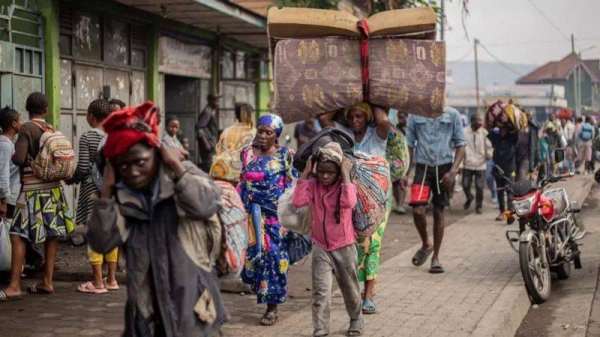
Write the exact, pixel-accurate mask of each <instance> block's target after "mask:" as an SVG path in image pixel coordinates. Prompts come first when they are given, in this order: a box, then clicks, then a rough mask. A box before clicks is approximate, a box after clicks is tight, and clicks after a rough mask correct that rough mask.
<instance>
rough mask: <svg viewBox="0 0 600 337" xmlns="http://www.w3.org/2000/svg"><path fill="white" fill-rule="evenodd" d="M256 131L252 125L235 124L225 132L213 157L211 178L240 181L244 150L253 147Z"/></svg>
mask: <svg viewBox="0 0 600 337" xmlns="http://www.w3.org/2000/svg"><path fill="white" fill-rule="evenodd" d="M255 134H256V129H255V128H253V127H252V126H251V125H248V124H243V123H235V124H234V125H232V126H230V127H228V128H227V129H225V130H224V131H223V133H222V134H221V137H220V138H219V142H218V143H217V147H216V148H215V155H214V156H213V164H212V166H211V167H210V176H211V177H212V178H214V179H219V180H225V181H229V182H233V183H238V182H239V181H240V173H241V170H242V162H241V160H240V154H241V152H242V150H243V149H244V148H246V147H248V146H250V145H252V140H253V139H254V136H255Z"/></svg>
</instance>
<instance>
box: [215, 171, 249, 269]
mask: <svg viewBox="0 0 600 337" xmlns="http://www.w3.org/2000/svg"><path fill="white" fill-rule="evenodd" d="M215 185H217V186H219V187H220V188H221V202H222V205H223V207H222V208H221V210H220V211H219V212H218V215H219V220H221V226H223V250H222V252H221V255H220V256H219V260H218V261H217V268H218V269H219V273H220V274H221V275H233V276H237V277H239V276H240V274H241V272H242V269H243V266H244V260H245V259H246V247H248V217H247V215H246V210H245V207H244V204H243V203H242V199H241V198H240V195H239V194H238V193H237V191H236V189H235V188H234V187H233V185H231V184H230V183H228V182H224V181H215Z"/></svg>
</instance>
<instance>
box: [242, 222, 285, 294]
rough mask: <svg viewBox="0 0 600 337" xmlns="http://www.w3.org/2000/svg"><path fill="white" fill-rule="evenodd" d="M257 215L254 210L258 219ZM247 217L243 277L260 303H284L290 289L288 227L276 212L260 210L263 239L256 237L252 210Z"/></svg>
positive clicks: (261, 236)
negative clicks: (248, 237)
mask: <svg viewBox="0 0 600 337" xmlns="http://www.w3.org/2000/svg"><path fill="white" fill-rule="evenodd" d="M257 216H258V215H257V214H255V216H254V218H255V219H257ZM248 218H249V220H250V221H249V229H248V234H249V236H250V240H249V241H250V245H249V247H248V250H247V253H246V261H245V266H244V270H243V271H242V281H243V282H244V283H246V284H249V285H250V286H251V287H252V291H254V292H255V293H256V299H257V302H258V303H266V304H280V303H284V302H285V301H286V298H287V293H288V283H287V272H288V264H289V252H288V249H287V245H286V243H285V236H286V234H287V229H286V228H285V227H283V226H282V225H281V223H280V222H279V220H278V219H277V217H276V216H265V215H264V214H261V215H260V217H259V218H260V219H261V220H260V224H259V225H260V233H261V234H260V240H256V235H255V234H254V233H255V231H254V230H253V228H254V226H253V223H254V221H252V220H251V219H252V218H253V217H252V214H250V215H249V216H248ZM257 241H258V242H257ZM258 244H260V249H258V246H257V245H258Z"/></svg>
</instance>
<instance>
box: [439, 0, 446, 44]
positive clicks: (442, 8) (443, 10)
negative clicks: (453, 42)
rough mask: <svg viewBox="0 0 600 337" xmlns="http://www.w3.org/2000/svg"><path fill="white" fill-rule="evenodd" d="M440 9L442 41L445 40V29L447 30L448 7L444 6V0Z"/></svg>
mask: <svg viewBox="0 0 600 337" xmlns="http://www.w3.org/2000/svg"><path fill="white" fill-rule="evenodd" d="M440 5H441V6H440V9H441V10H442V22H441V23H440V39H441V41H445V37H444V35H445V30H446V25H445V21H446V7H445V6H444V0H441V3H440Z"/></svg>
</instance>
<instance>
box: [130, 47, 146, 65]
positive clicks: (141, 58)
mask: <svg viewBox="0 0 600 337" xmlns="http://www.w3.org/2000/svg"><path fill="white" fill-rule="evenodd" d="M131 66H133V67H137V68H144V67H146V52H145V51H144V50H142V49H132V50H131Z"/></svg>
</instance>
